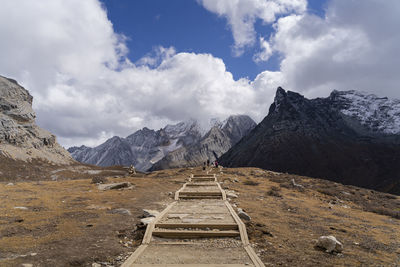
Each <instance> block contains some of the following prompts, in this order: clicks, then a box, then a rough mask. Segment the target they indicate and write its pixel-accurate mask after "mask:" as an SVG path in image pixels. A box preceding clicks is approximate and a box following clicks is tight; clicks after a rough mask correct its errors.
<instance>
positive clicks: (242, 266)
mask: <svg viewBox="0 0 400 267" xmlns="http://www.w3.org/2000/svg"><path fill="white" fill-rule="evenodd" d="M132 267H254V265H253V264H212V263H210V264H133V265H132Z"/></svg>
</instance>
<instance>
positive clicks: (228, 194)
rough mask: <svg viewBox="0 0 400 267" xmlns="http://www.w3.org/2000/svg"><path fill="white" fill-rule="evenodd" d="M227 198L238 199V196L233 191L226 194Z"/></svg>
mask: <svg viewBox="0 0 400 267" xmlns="http://www.w3.org/2000/svg"><path fill="white" fill-rule="evenodd" d="M226 197H229V198H238V195H236V194H235V193H234V192H232V191H228V192H226Z"/></svg>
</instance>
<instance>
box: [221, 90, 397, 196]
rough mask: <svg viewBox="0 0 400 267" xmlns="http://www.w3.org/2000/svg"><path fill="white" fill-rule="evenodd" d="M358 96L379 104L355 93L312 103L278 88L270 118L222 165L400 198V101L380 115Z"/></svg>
mask: <svg viewBox="0 0 400 267" xmlns="http://www.w3.org/2000/svg"><path fill="white" fill-rule="evenodd" d="M355 94H357V99H358V100H360V99H364V100H365V99H367V98H368V97H370V99H369V100H370V101H369V102H368V101H367V102H368V103H369V104H371V101H372V102H373V103H375V106H376V104H377V103H378V102H379V101H374V98H373V97H371V95H363V94H362V93H359V92H355V91H347V92H338V91H334V92H332V94H331V95H330V96H329V97H327V98H317V99H312V100H309V99H306V98H304V97H303V96H302V95H300V94H298V93H294V92H290V91H288V92H285V90H283V89H282V88H278V90H277V93H276V97H275V101H274V103H273V104H272V105H271V107H270V110H269V114H268V116H267V117H265V118H264V120H263V121H262V122H261V123H260V124H258V125H257V127H255V128H254V130H253V131H251V132H250V133H249V134H248V135H247V136H246V138H243V139H242V140H241V141H240V142H239V143H237V144H236V145H235V146H233V147H232V148H231V149H230V150H229V151H228V152H227V153H225V154H224V155H222V156H221V157H220V159H219V161H220V163H221V164H222V165H223V166H227V167H246V166H252V167H261V168H264V169H268V170H273V171H279V172H288V173H294V174H299V175H305V176H311V177H320V178H326V179H329V180H333V181H337V182H341V183H345V184H352V185H357V186H362V187H367V188H372V189H377V190H381V191H386V192H391V193H395V194H400V182H399V181H400V135H399V132H398V128H399V125H396V123H397V119H398V116H399V115H398V113H396V110H397V108H398V107H399V105H398V104H399V102H397V101H393V102H391V103H392V106H391V107H386V108H381V107H379V105H378V107H377V110H378V111H375V112H370V111H368V110H364V109H365V108H366V107H365V102H360V101H358V100H357V101H356V100H355V96H354V95H355ZM372 96H373V95H372ZM363 97H364V98H363ZM374 97H375V98H376V96H374ZM377 99H378V98H377ZM386 100H387V99H386ZM360 103H362V104H360ZM385 104H387V101H385ZM388 109H389V110H391V112H387V110H388ZM379 112H381V113H382V112H383V113H382V114H384V113H385V112H386V115H387V116H386V118H387V121H382V119H376V118H382V117H385V116H384V115H382V114H379ZM367 115H368V116H369V117H368V116H367ZM374 118H375V119H374Z"/></svg>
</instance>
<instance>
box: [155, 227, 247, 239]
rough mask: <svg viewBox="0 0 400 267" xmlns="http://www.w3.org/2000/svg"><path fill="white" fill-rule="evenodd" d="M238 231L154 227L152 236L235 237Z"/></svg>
mask: <svg viewBox="0 0 400 267" xmlns="http://www.w3.org/2000/svg"><path fill="white" fill-rule="evenodd" d="M239 235H240V233H239V231H235V230H226V231H204V230H199V231H195V230H194V231H193V230H160V229H154V231H153V236H157V237H164V238H199V237H236V236H239Z"/></svg>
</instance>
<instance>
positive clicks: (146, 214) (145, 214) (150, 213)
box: [143, 209, 160, 218]
mask: <svg viewBox="0 0 400 267" xmlns="http://www.w3.org/2000/svg"><path fill="white" fill-rule="evenodd" d="M158 214H160V213H159V212H158V211H156V210H147V209H143V217H145V218H147V217H156V216H157V215H158Z"/></svg>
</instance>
